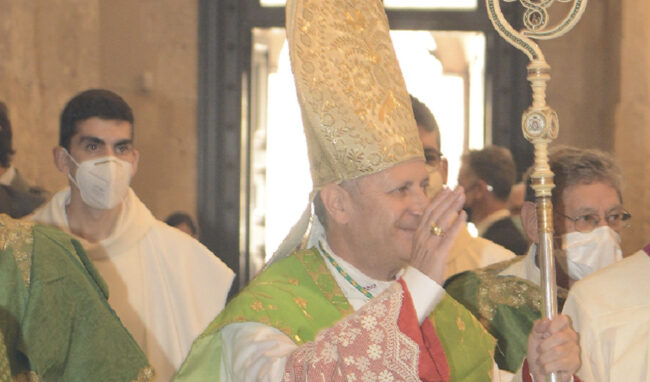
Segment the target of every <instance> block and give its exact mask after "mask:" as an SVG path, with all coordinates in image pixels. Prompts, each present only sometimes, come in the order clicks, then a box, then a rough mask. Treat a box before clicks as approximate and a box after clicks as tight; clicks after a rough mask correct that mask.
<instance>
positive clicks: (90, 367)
mask: <svg viewBox="0 0 650 382" xmlns="http://www.w3.org/2000/svg"><path fill="white" fill-rule="evenodd" d="M107 296H108V293H107V288H106V285H105V283H104V281H103V279H102V278H101V277H100V276H99V273H98V272H97V270H96V269H95V267H94V266H93V265H92V263H91V262H90V260H89V259H88V257H87V256H86V254H85V252H84V250H83V248H82V247H81V245H80V244H79V243H78V242H76V241H75V240H73V239H72V238H70V236H68V235H66V234H65V233H63V232H61V231H59V230H58V229H56V228H51V227H46V226H42V225H39V224H34V223H31V222H25V221H19V220H13V219H11V218H10V217H9V216H7V215H0V381H2V382H4V381H13V380H18V381H34V380H44V381H116V382H117V381H148V380H150V379H151V378H152V376H153V370H152V369H151V368H150V367H149V363H148V361H147V359H146V357H145V355H144V353H143V352H142V350H140V347H139V346H138V345H137V343H136V342H135V341H134V340H133V338H132V337H131V335H130V334H129V332H128V331H127V330H126V329H125V328H124V326H122V324H121V322H120V320H119V318H117V316H116V315H115V313H114V312H113V310H112V309H111V308H110V306H109V305H108V301H107Z"/></svg>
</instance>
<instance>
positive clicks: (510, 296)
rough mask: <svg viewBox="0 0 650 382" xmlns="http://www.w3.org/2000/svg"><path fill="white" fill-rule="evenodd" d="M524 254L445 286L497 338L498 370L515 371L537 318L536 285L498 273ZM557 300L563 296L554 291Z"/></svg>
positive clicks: (539, 296) (538, 299) (538, 297)
mask: <svg viewBox="0 0 650 382" xmlns="http://www.w3.org/2000/svg"><path fill="white" fill-rule="evenodd" d="M523 260H524V257H518V258H515V259H513V260H508V261H504V262H501V263H497V264H494V265H491V266H489V267H486V268H482V269H479V270H475V271H467V272H463V273H461V274H458V275H456V276H454V277H452V278H450V279H449V280H448V281H447V283H446V284H445V289H446V290H447V293H449V294H450V295H451V296H452V297H453V298H454V299H456V300H457V301H458V302H460V303H461V304H463V305H464V306H465V307H466V308H467V309H468V310H469V311H471V312H472V313H473V314H474V316H476V317H477V318H478V320H479V321H480V322H481V324H483V326H484V327H485V328H486V329H487V330H488V331H489V332H490V334H492V335H493V336H494V337H495V338H496V340H497V346H496V349H495V354H494V360H495V361H496V363H497V365H498V366H499V368H500V369H502V370H507V371H510V372H513V373H514V372H516V371H517V370H518V369H519V368H520V367H521V364H522V362H523V361H524V357H525V356H526V351H527V349H526V348H527V343H528V335H529V333H530V331H531V330H532V327H533V323H534V322H535V321H536V320H538V319H539V318H541V315H542V314H541V308H542V294H541V290H540V288H539V287H538V286H537V285H536V284H534V283H532V282H530V281H528V280H525V279H522V278H519V277H515V276H502V275H500V274H499V273H500V272H502V271H503V270H505V269H506V268H508V267H509V266H511V265H513V264H514V263H516V262H519V261H523ZM558 296H560V303H562V302H563V300H564V298H565V297H566V295H565V291H563V290H558Z"/></svg>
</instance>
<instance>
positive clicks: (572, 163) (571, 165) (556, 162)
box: [526, 145, 623, 204]
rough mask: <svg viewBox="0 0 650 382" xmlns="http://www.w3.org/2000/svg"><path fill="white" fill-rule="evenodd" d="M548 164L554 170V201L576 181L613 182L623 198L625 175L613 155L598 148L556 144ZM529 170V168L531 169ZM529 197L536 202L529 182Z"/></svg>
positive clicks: (554, 202)
mask: <svg viewBox="0 0 650 382" xmlns="http://www.w3.org/2000/svg"><path fill="white" fill-rule="evenodd" d="M549 166H550V167H551V171H553V174H554V177H553V183H555V188H554V189H553V191H552V202H553V204H557V203H558V202H559V201H560V198H561V197H562V193H563V192H564V190H566V189H567V188H569V187H571V186H574V185H576V184H591V183H594V182H602V183H607V184H609V185H611V186H612V187H613V188H614V189H615V190H616V193H617V194H618V197H619V198H620V199H621V201H623V194H622V188H623V177H622V176H621V169H620V167H619V166H618V164H617V163H616V161H615V159H614V157H613V156H612V155H610V154H608V153H606V152H604V151H600V150H596V149H580V148H577V147H572V146H564V145H562V146H555V147H553V148H551V150H550V151H549ZM529 172H530V170H529ZM526 184H527V187H526V200H528V201H534V200H535V193H534V191H533V190H532V188H531V187H530V181H527V182H526Z"/></svg>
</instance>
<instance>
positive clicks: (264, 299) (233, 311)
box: [175, 249, 495, 382]
mask: <svg viewBox="0 0 650 382" xmlns="http://www.w3.org/2000/svg"><path fill="white" fill-rule="evenodd" d="M353 312H354V310H353V309H352V307H351V306H350V305H349V303H348V301H347V299H346V298H345V296H344V295H343V292H342V291H341V289H340V288H339V287H338V284H337V283H336V281H335V280H334V278H333V276H332V275H331V273H330V272H329V270H328V269H327V266H326V265H325V262H324V261H323V258H322V257H321V255H320V254H319V253H318V251H317V250H316V249H311V250H303V251H299V252H296V253H294V254H292V255H291V256H289V257H287V258H285V259H282V260H280V261H277V262H276V263H273V264H272V265H271V266H270V267H268V268H267V269H266V270H265V271H264V272H262V273H261V274H260V275H258V276H257V277H256V278H255V279H254V280H253V281H251V283H250V284H249V285H248V286H247V287H246V288H245V289H244V290H243V291H242V292H241V293H240V294H239V295H238V296H237V297H235V298H234V299H233V300H232V301H230V303H228V305H227V306H226V308H225V309H224V310H223V311H222V313H221V314H220V315H219V316H217V318H215V320H214V321H213V322H212V323H211V324H210V325H209V326H208V328H207V329H206V330H205V331H204V332H203V334H201V336H199V338H197V339H196V340H195V341H194V344H193V345H192V350H191V351H190V355H189V356H188V358H187V359H186V360H185V362H184V364H183V365H182V366H181V369H180V370H179V372H178V374H177V375H176V378H175V380H176V381H214V380H217V379H218V378H219V372H220V362H221V334H220V329H221V328H223V327H224V326H226V325H228V324H231V323H237V322H257V323H262V324H265V325H268V326H272V327H274V328H276V329H278V330H280V331H282V332H283V333H284V334H286V335H287V336H288V337H290V338H291V339H292V340H293V341H294V342H295V343H296V344H297V345H302V344H305V343H306V342H309V341H313V340H314V338H315V337H316V335H317V334H318V332H319V331H320V330H322V329H325V328H328V327H331V326H333V325H334V324H335V323H336V322H337V321H339V320H340V319H341V318H343V317H345V316H346V315H348V314H351V313H353ZM429 319H430V320H431V321H432V323H433V325H434V327H435V329H436V333H437V335H438V337H439V339H440V342H441V344H442V346H443V349H444V352H445V355H446V357H447V362H448V364H449V367H450V372H451V373H450V375H451V380H452V381H468V382H469V381H489V380H490V376H491V373H492V368H493V351H494V345H495V340H494V339H493V338H492V336H490V335H489V334H488V333H487V332H486V331H485V329H483V328H482V326H481V325H480V323H479V322H478V321H477V320H476V318H474V316H472V315H471V313H469V312H468V311H467V310H466V309H465V308H464V307H463V306H462V305H461V304H459V303H457V302H456V301H454V300H453V299H452V298H450V297H449V296H445V297H444V298H443V300H442V301H441V302H440V303H439V304H438V305H437V307H436V309H435V310H434V312H433V313H432V314H431V316H430V318H429Z"/></svg>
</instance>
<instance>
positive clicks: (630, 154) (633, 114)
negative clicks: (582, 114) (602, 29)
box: [614, 0, 650, 253]
mask: <svg viewBox="0 0 650 382" xmlns="http://www.w3.org/2000/svg"><path fill="white" fill-rule="evenodd" d="M619 1H620V3H621V5H622V20H623V23H622V36H621V37H622V38H621V42H620V62H621V68H620V69H621V75H620V89H621V91H620V93H621V97H620V101H619V102H618V103H617V105H616V118H615V121H616V131H615V135H614V149H615V152H616V157H617V158H618V160H619V161H620V163H621V164H622V166H623V173H624V176H625V178H626V183H627V186H626V188H625V190H624V193H623V194H624V199H625V205H626V206H627V207H628V209H629V210H630V212H632V214H633V216H634V217H633V220H632V222H633V225H632V227H630V229H629V232H628V233H626V235H625V236H624V245H625V247H624V248H627V249H629V251H630V252H631V251H634V250H638V249H640V248H642V247H643V246H644V245H646V244H648V243H650V192H649V191H648V190H650V176H648V173H649V172H650V164H649V163H648V159H647V157H648V154H647V153H648V148H649V147H650V75H649V73H648V71H650V26H649V25H648V17H650V3H649V2H647V1H644V0H619ZM630 252H628V253H630Z"/></svg>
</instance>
